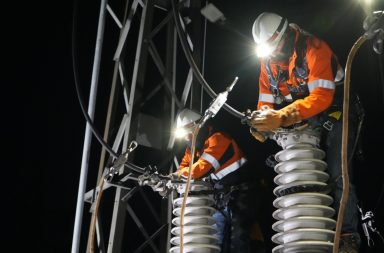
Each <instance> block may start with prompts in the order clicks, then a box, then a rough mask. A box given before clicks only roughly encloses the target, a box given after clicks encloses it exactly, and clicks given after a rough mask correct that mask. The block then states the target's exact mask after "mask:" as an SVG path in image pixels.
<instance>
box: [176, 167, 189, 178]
mask: <svg viewBox="0 0 384 253" xmlns="http://www.w3.org/2000/svg"><path fill="white" fill-rule="evenodd" d="M188 170H189V167H184V168H182V169H180V170H178V171H176V172H175V173H177V177H178V178H180V177H188ZM191 172H192V176H193V171H191Z"/></svg>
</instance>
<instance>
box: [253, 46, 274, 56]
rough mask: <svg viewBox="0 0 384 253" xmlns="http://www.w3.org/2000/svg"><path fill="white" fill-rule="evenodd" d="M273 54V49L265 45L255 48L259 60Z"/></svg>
mask: <svg viewBox="0 0 384 253" xmlns="http://www.w3.org/2000/svg"><path fill="white" fill-rule="evenodd" d="M272 52H273V49H272V48H271V47H270V46H269V45H267V44H259V45H257V46H256V54H257V56H258V57H260V58H264V57H267V56H269V55H270V54H271V53H272Z"/></svg>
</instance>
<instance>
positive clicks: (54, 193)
mask: <svg viewBox="0 0 384 253" xmlns="http://www.w3.org/2000/svg"><path fill="white" fill-rule="evenodd" d="M70 2H71V1H69V2H68V1H61V2H60V3H57V2H55V3H52V2H51V3H50V5H49V6H48V9H50V11H49V12H45V13H44V17H45V15H46V17H45V18H44V19H42V21H43V23H42V24H41V27H42V28H43V31H44V32H45V33H44V34H43V37H42V38H43V39H42V40H41V43H39V44H38V45H37V47H36V48H35V49H36V50H34V55H33V57H34V59H37V62H38V64H37V66H38V70H37V73H38V78H39V79H38V81H36V83H34V84H33V85H34V86H35V87H37V89H35V90H34V92H33V93H32V96H30V97H31V99H32V103H31V105H32V107H33V109H34V111H36V113H34V114H28V115H25V117H26V118H24V120H25V122H28V126H29V125H31V128H28V130H27V131H25V137H26V138H27V139H28V142H32V143H37V144H38V145H37V147H36V148H35V147H33V148H32V150H28V165H29V166H26V171H23V173H21V175H20V182H21V183H22V185H23V188H24V189H25V190H26V192H25V193H31V192H30V189H36V191H33V194H29V195H28V196H29V197H27V198H25V199H24V201H23V204H22V205H23V209H24V210H37V209H36V208H37V206H38V207H39V208H38V210H40V211H39V212H38V214H37V215H36V216H33V217H31V220H29V221H32V222H33V226H29V227H30V228H32V231H31V232H28V233H29V234H31V235H35V234H38V235H39V236H38V239H37V240H33V241H31V242H28V247H29V248H30V249H31V250H33V251H34V252H55V253H56V252H69V251H70V249H71V243H72V232H73V225H74V216H75V210H76V199H77V189H78V183H79V175H80V167H81V157H82V148H83V139H84V133H85V119H84V117H83V115H82V113H81V110H80V106H79V103H78V101H77V97H76V92H75V86H74V78H73V72H72V62H71V26H72V14H73V13H72V11H73V10H72V4H71V3H70ZM240 2H241V4H240ZM283 2H284V6H283V5H282V3H283ZM336 2H337V3H336ZM354 2H356V1H346V0H345V1H344V0H343V1H331V0H329V1H308V0H301V1H300V0H290V1H273V0H269V1H263V2H260V1H251V0H250V1H214V3H215V4H216V5H217V6H218V7H219V8H220V9H221V10H222V11H223V12H224V14H225V15H226V17H227V18H228V20H230V21H231V22H233V25H234V27H235V28H236V29H238V31H240V32H242V33H244V34H245V35H246V36H249V38H250V39H252V36H251V26H252V23H253V21H254V19H255V18H256V17H257V15H258V14H260V13H261V12H263V11H273V12H276V13H279V14H280V15H283V16H286V17H287V18H288V20H289V22H293V23H297V24H299V25H301V27H302V28H304V29H306V30H308V31H310V32H312V33H313V34H315V35H318V36H319V37H321V38H323V39H324V40H326V41H327V42H329V44H330V46H331V48H332V49H333V50H334V51H335V52H336V54H337V55H338V57H339V59H340V61H341V63H342V65H343V66H345V61H346V59H347V56H348V53H349V50H350V48H351V47H352V45H353V43H354V42H355V41H356V40H357V38H358V37H359V36H360V35H362V34H363V32H364V31H363V29H362V22H363V20H364V17H365V15H364V13H363V11H362V8H361V6H360V5H359V4H356V3H354ZM377 6H378V7H381V9H383V8H384V5H383V2H381V3H379V4H377ZM98 8H99V1H90V0H86V1H83V2H82V3H81V4H80V8H79V14H80V16H81V17H80V18H79V20H78V27H77V29H78V40H79V56H78V57H79V65H80V73H81V82H82V85H84V87H83V90H84V92H88V90H89V84H90V80H91V70H92V62H93V54H94V52H93V50H94V40H95V37H96V28H97V17H98ZM113 32H114V33H117V30H115V31H113ZM207 40H208V41H207V56H206V65H205V67H206V69H205V73H206V79H207V81H208V83H210V84H212V88H213V89H214V90H215V91H216V92H217V93H218V92H220V91H222V90H223V89H224V88H225V87H226V86H227V85H228V84H229V83H230V82H231V81H232V80H233V78H234V77H235V76H239V82H238V84H237V85H236V86H235V88H234V90H233V92H232V93H231V94H230V96H229V100H228V101H229V103H230V104H231V106H233V107H235V108H237V109H238V110H240V111H244V110H245V109H247V108H253V107H254V106H255V105H256V99H257V93H256V92H257V90H256V89H255V88H256V87H257V74H258V70H257V63H256V59H255V58H254V56H251V55H250V54H251V53H250V48H249V44H247V43H246V42H245V41H244V40H242V39H241V38H239V37H238V36H237V35H236V34H235V33H231V32H230V31H227V30H224V29H222V28H220V27H217V26H214V25H212V24H208V32H207ZM382 59H383V58H382V57H381V60H382ZM107 60H108V59H107ZM379 60H380V59H379V57H378V55H377V54H375V53H373V50H372V46H371V43H370V42H367V43H365V44H364V45H363V46H362V48H361V50H360V51H359V53H358V54H357V56H356V58H355V61H354V65H353V68H352V75H351V77H352V86H354V88H355V89H356V90H357V91H358V92H359V94H360V95H361V99H362V101H363V103H364V105H365V109H366V122H365V126H364V130H363V133H362V134H363V147H364V151H365V155H364V158H365V160H364V161H362V162H360V163H359V168H358V169H357V172H356V174H357V175H358V182H357V183H356V184H357V186H358V193H359V195H360V196H361V197H362V199H363V201H364V203H365V204H366V206H367V208H368V209H371V210H374V211H376V213H375V214H376V215H377V223H378V224H379V226H380V227H381V231H382V232H384V226H383V224H384V216H383V215H382V214H379V211H378V209H379V208H381V209H382V208H383V201H381V202H380V205H379V206H377V200H378V198H379V194H380V191H381V190H382V189H381V187H382V186H383V179H382V177H381V176H378V175H382V172H381V170H380V169H382V168H383V166H382V162H381V159H380V158H381V157H382V154H383V151H384V149H383V146H382V144H383V142H384V138H383V135H382V134H381V131H382V127H381V126H380V125H379V124H378V121H379V119H380V120H382V119H383V116H384V102H383V89H384V80H382V79H380V72H379ZM110 65H111V66H113V63H112V61H111V62H110ZM382 66H383V65H382ZM110 80H111V79H108V80H103V79H102V81H105V82H107V83H108V84H109V82H110ZM101 92H103V90H102V89H101ZM107 99H108V98H107V96H106V95H104V97H103V96H102V95H101V96H100V97H99V98H98V102H100V103H103V102H104V103H105V101H106V100H107ZM101 110H102V108H101ZM217 118H218V119H223V120H227V121H226V122H233V124H232V123H231V124H228V125H229V126H228V127H229V131H232V134H234V135H235V136H236V137H238V138H239V139H240V142H243V145H244V146H245V148H247V146H246V145H257V144H254V143H252V144H249V143H250V141H249V140H250V139H249V138H250V136H248V132H246V131H247V129H246V128H244V129H245V131H244V132H238V131H237V132H236V129H239V126H241V124H240V123H239V121H238V119H235V118H233V117H232V116H231V115H229V114H228V113H227V112H225V111H224V110H222V111H220V113H219V114H218V115H217ZM31 123H32V124H31ZM97 123H98V124H99V125H100V131H101V129H103V128H102V127H103V122H97ZM241 129H243V127H241ZM248 137H249V138H248ZM26 145H27V144H26ZM93 145H94V146H99V144H98V143H97V141H96V139H93ZM248 147H249V148H250V149H251V148H253V147H254V146H248ZM258 147H261V146H258ZM247 152H250V151H249V150H248V151H247ZM258 152H259V151H258ZM264 155H265V154H264ZM31 165H32V167H33V169H35V170H39V171H40V172H41V174H40V176H39V178H38V180H37V181H36V180H31V178H35V177H36V174H35V173H34V172H33V171H31ZM93 169H95V168H93ZM95 183H96V182H95V179H94V178H91V179H89V180H88V185H89V187H87V189H89V188H90V187H92V186H94V185H95ZM86 212H87V208H85V213H86ZM34 228H35V229H37V230H39V233H37V232H36V230H35V229H34ZM16 229H17V231H16V232H19V231H21V230H22V229H23V227H22V225H20V226H19V227H16ZM40 230H41V231H40Z"/></svg>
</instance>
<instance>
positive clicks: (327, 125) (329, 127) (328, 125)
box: [323, 120, 333, 131]
mask: <svg viewBox="0 0 384 253" xmlns="http://www.w3.org/2000/svg"><path fill="white" fill-rule="evenodd" d="M323 127H324V128H325V129H327V130H328V131H332V129H333V123H332V122H331V121H330V120H327V121H325V122H324V124H323Z"/></svg>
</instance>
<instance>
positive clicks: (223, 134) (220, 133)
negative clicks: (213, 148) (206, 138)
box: [211, 131, 232, 139]
mask: <svg viewBox="0 0 384 253" xmlns="http://www.w3.org/2000/svg"><path fill="white" fill-rule="evenodd" d="M211 137H213V138H225V139H232V137H231V136H230V135H229V134H228V133H227V132H224V131H216V132H214V133H213V134H212V135H211Z"/></svg>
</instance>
